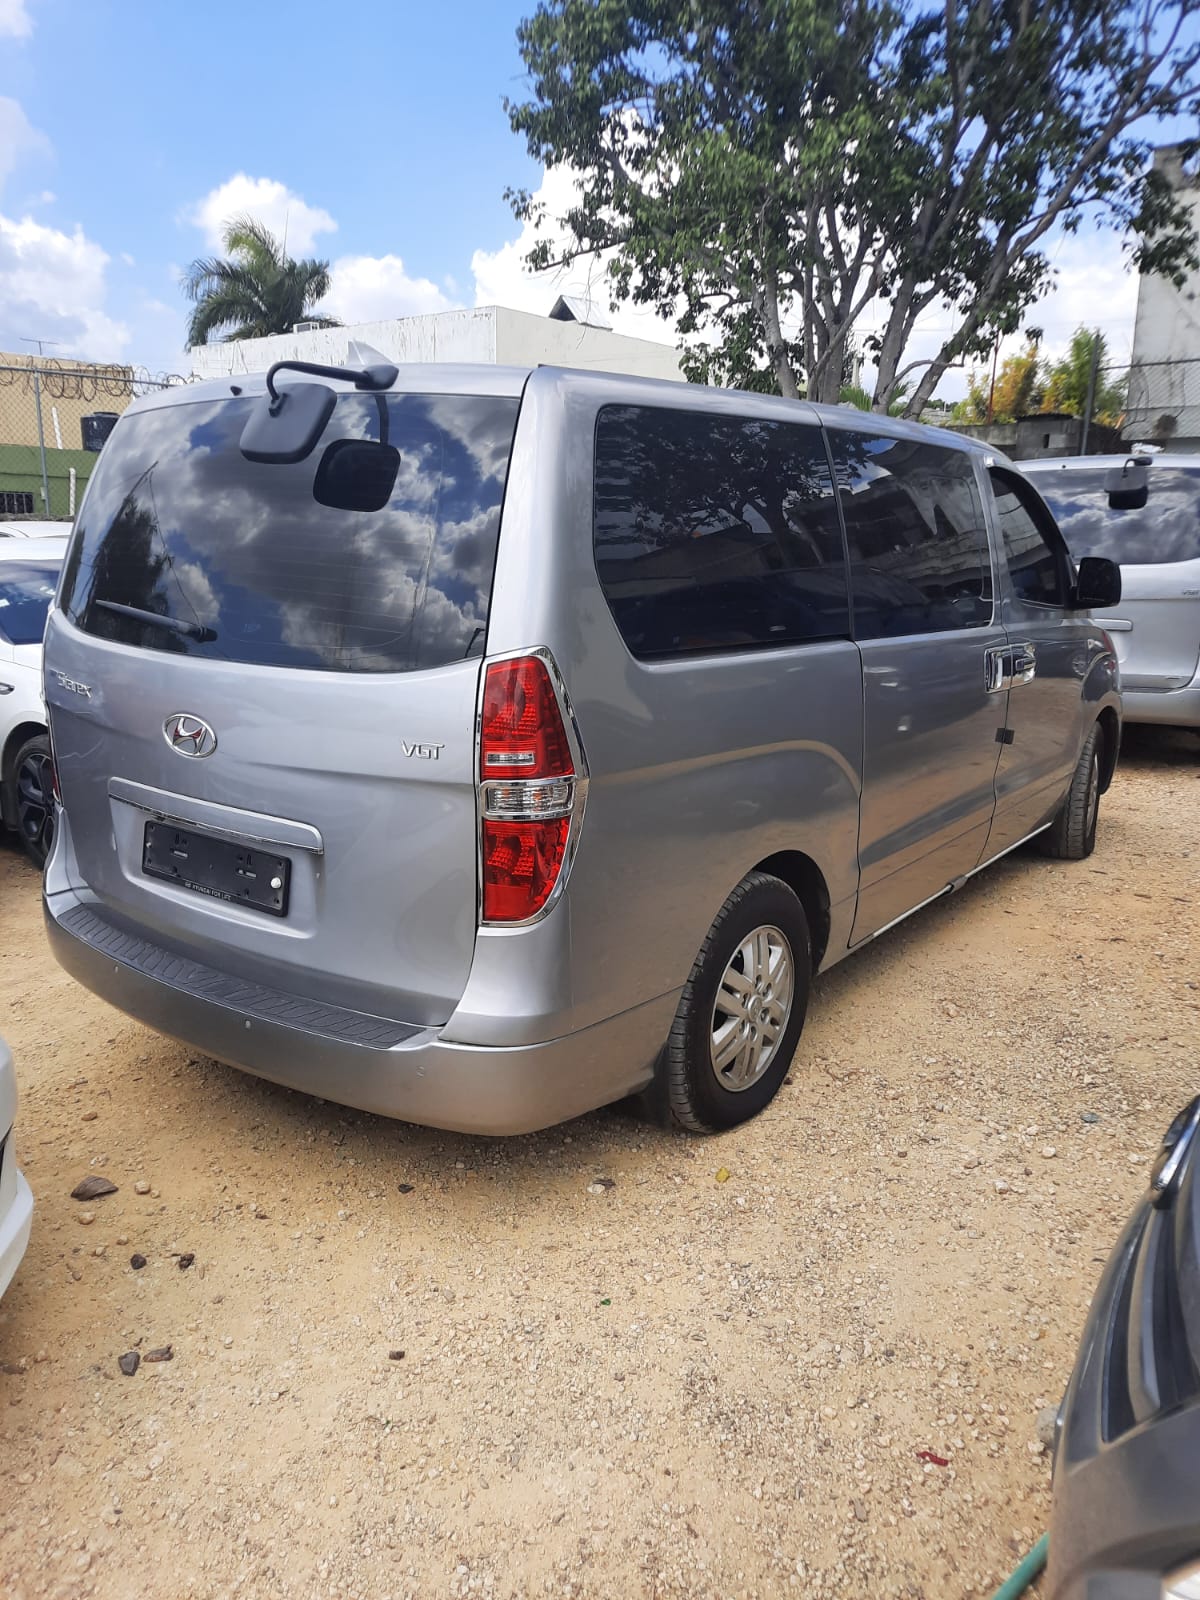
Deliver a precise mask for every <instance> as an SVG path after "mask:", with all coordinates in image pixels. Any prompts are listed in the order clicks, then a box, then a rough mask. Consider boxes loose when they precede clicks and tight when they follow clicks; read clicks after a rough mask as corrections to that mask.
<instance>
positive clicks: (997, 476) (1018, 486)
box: [991, 471, 1067, 606]
mask: <svg viewBox="0 0 1200 1600" xmlns="http://www.w3.org/2000/svg"><path fill="white" fill-rule="evenodd" d="M991 480H992V488H993V490H994V491H995V495H996V512H997V515H998V516H999V519H1000V533H1001V536H1002V537H1003V540H1004V556H1005V560H1006V561H1007V562H1008V570H1009V572H1010V574H1011V575H1012V584H1013V588H1014V589H1015V590H1016V592H1017V595H1018V597H1019V598H1020V599H1022V600H1028V601H1031V602H1032V603H1033V604H1034V605H1042V606H1065V605H1066V603H1067V584H1066V574H1065V572H1064V563H1063V557H1062V553H1061V551H1060V550H1059V549H1058V547H1057V545H1056V544H1055V543H1054V542H1053V540H1052V539H1051V538H1050V537H1049V535H1048V534H1046V533H1044V532H1043V531H1042V528H1041V526H1040V522H1041V516H1039V515H1038V513H1039V512H1040V511H1041V508H1040V507H1039V506H1038V503H1037V499H1036V497H1035V496H1034V495H1033V494H1032V493H1031V492H1030V490H1029V489H1028V487H1027V486H1026V485H1025V484H1023V483H1022V482H1021V481H1020V480H1019V479H1018V478H1015V477H1013V476H1012V474H1010V473H1007V472H999V471H993V472H992V473H991ZM1042 515H1044V513H1042Z"/></svg>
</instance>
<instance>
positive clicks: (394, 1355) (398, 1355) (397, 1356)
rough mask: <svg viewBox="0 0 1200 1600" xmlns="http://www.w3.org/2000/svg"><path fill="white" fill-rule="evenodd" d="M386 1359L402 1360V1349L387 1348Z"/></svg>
mask: <svg viewBox="0 0 1200 1600" xmlns="http://www.w3.org/2000/svg"><path fill="white" fill-rule="evenodd" d="M388 1360H389V1361H403V1360H404V1351H403V1350H389V1351H388Z"/></svg>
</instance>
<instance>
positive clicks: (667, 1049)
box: [45, 363, 1120, 1133]
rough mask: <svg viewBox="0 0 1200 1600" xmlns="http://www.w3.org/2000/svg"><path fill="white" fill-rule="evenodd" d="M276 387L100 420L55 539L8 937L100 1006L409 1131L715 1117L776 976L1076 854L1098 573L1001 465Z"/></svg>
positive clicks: (549, 394)
mask: <svg viewBox="0 0 1200 1600" xmlns="http://www.w3.org/2000/svg"><path fill="white" fill-rule="evenodd" d="M288 365H289V364H288V363H282V364H281V366H283V367H287V366H288ZM292 365H294V364H292ZM299 370H300V371H302V372H306V373H307V374H308V375H309V376H310V377H311V376H312V375H313V372H314V369H313V368H311V367H309V368H301V369H299ZM316 372H317V374H318V375H319V374H320V373H321V372H324V373H325V374H326V377H327V379H328V381H326V382H323V383H313V382H304V381H300V382H297V381H296V379H295V377H294V375H292V374H285V375H283V376H282V377H281V375H280V371H279V368H276V369H273V375H271V376H269V378H268V383H267V385H266V386H265V385H264V380H263V379H262V378H257V379H250V378H247V379H243V378H241V377H239V379H238V383H237V385H236V386H233V387H231V386H230V385H229V384H228V383H218V384H211V385H207V386H205V387H189V388H187V389H178V390H172V391H167V392H165V393H162V394H159V395H156V396H154V397H153V398H151V399H147V400H142V401H137V402H135V404H134V405H132V406H131V407H130V408H129V409H128V410H127V411H126V412H125V414H124V415H123V417H122V418H121V420H120V421H119V422H118V423H117V425H116V427H115V429H114V430H113V433H112V435H111V437H110V438H109V440H108V443H107V445H106V446H105V449H104V453H103V455H102V456H101V458H100V460H99V461H98V463H97V465H96V468H95V471H94V473H93V476H92V481H91V485H90V487H89V490H88V496H87V502H86V504H85V506H84V507H83V510H82V512H81V514H80V519H79V522H78V525H77V527H76V531H75V535H74V537H73V540H72V543H71V548H70V552H69V554H68V557H67V565H66V570H65V572H64V576H63V587H62V595H61V609H59V608H57V607H56V608H55V609H54V610H53V611H52V613H51V618H50V623H49V628H48V633H47V647H46V695H47V702H48V705H49V708H50V721H51V727H52V730H53V735H54V748H55V753H56V757H57V763H58V779H59V784H60V787H61V794H62V801H63V807H64V811H63V816H62V820H61V825H60V831H59V834H58V837H57V839H56V842H55V847H54V850H53V852H52V855H51V858H50V862H49V864H48V875H47V878H46V884H45V894H46V911H47V926H48V929H49V933H50V938H51V940H52V943H53V946H54V949H55V950H56V952H57V954H58V957H59V959H60V960H61V961H62V963H63V965H64V966H65V967H66V968H67V969H68V970H69V971H70V972H72V973H74V974H75V976H76V977H78V978H79V979H80V980H81V981H82V982H83V983H85V984H87V985H88V986H89V987H91V988H93V989H94V990H95V991H96V992H97V993H99V994H101V995H104V996H106V997H107V998H108V999H110V1000H112V1001H113V1002H114V1003H115V1004H117V1005H119V1006H121V1007H123V1008H124V1009H125V1010H127V1011H128V1012H129V1013H130V1014H131V1015H133V1016H136V1017H140V1018H141V1019H142V1020H144V1021H146V1022H148V1023H150V1025H151V1026H153V1027H157V1028H159V1029H161V1030H162V1031H163V1032H165V1033H170V1034H173V1035H175V1036H176V1037H178V1038H181V1039H184V1040H187V1041H188V1042H189V1043H190V1044H192V1045H193V1046H194V1047H195V1048H197V1049H200V1050H203V1051H205V1052H206V1053H208V1054H210V1055H213V1056H215V1057H217V1058H219V1059H221V1060H223V1061H227V1062H232V1063H234V1064H235V1065H238V1066H241V1067H244V1068H246V1069H247V1070H249V1071H251V1072H257V1073H260V1074H262V1075H263V1076H266V1077H269V1078H274V1079H276V1080H278V1081H280V1082H283V1083H288V1084H292V1085H294V1086H297V1087H300V1088H303V1089H306V1090H308V1091H310V1092H311V1093H314V1094H319V1095H323V1096H327V1097H328V1098H330V1099H334V1100H340V1101H344V1102H346V1103H348V1104H351V1105H356V1106H360V1107H364V1108H366V1109H368V1110H373V1111H380V1112H385V1113H387V1114H389V1115H393V1116H398V1117H403V1118H407V1119H409V1120H411V1121H416V1122H422V1123H431V1124H434V1125H438V1126H444V1127H450V1128H458V1129H467V1130H476V1131H483V1132H491V1133H504V1132H516V1131H522V1130H527V1129H533V1128H538V1127H545V1126H548V1125H549V1124H551V1123H554V1122H557V1121H560V1120H562V1119H564V1118H567V1117H570V1116H573V1115H575V1114H577V1113H580V1112H583V1111H586V1110H588V1109H590V1108H592V1107H595V1106H599V1105H602V1104H604V1103H605V1102H608V1101H613V1100H616V1099H618V1098H622V1097H624V1096H626V1095H628V1094H630V1093H631V1092H633V1091H646V1092H647V1095H648V1097H649V1098H650V1099H652V1100H653V1101H654V1103H655V1104H657V1105H658V1106H660V1107H662V1108H665V1109H666V1110H669V1112H670V1114H671V1115H672V1116H673V1117H674V1118H675V1120H676V1121H677V1122H679V1123H681V1124H682V1125H684V1126H685V1127H688V1128H692V1129H696V1130H706V1129H721V1128H727V1127H730V1126H732V1125H733V1124H735V1123H738V1122H740V1121H742V1120H744V1119H745V1118H746V1117H748V1116H751V1115H753V1114H754V1113H755V1112H757V1111H759V1110H761V1109H762V1108H763V1107H764V1106H765V1105H766V1104H767V1102H768V1101H769V1100H770V1099H771V1098H772V1096H773V1095H774V1094H775V1092H776V1090H777V1089H778V1088H779V1085H780V1083H781V1082H782V1079H783V1077H784V1074H785V1073H786V1071H787V1069H788V1064H789V1061H790V1059H791V1056H792V1053H793V1051H794V1050H795V1047H796V1041H797V1038H798V1036H799V1033H800V1029H801V1026H802V1024H803V1021H804V1013H805V1007H806V1004H807V1001H808V992H809V984H810V980H811V977H812V974H813V972H814V971H815V970H817V969H819V968H825V967H830V966H832V965H833V964H834V963H835V962H837V961H839V960H841V959H842V957H843V956H845V955H847V954H848V953H849V952H850V951H851V950H853V949H857V948H859V947H861V946H862V945H863V944H865V943H866V942H867V941H868V940H870V939H873V938H874V937H875V936H876V935H877V934H879V933H882V932H883V931H884V930H885V929H886V928H888V927H890V926H891V925H892V924H893V923H895V922H897V921H899V920H900V919H901V918H903V917H905V916H907V915H908V914H909V913H910V912H911V911H913V910H915V909H916V908H917V907H919V906H921V905H924V904H925V903H926V902H928V901H930V900H933V899H935V898H936V897H937V896H939V895H941V894H945V893H947V892H948V891H950V890H952V889H954V888H956V887H957V886H958V885H960V884H961V883H962V882H964V881H965V880H966V879H967V878H968V877H970V876H971V874H972V873H974V872H976V871H977V870H978V869H979V868H980V867H981V866H982V865H984V864H985V863H986V862H988V861H992V860H994V859H995V858H996V857H997V856H1000V855H1003V854H1004V853H1005V852H1006V851H1009V850H1012V849H1015V848H1016V847H1017V846H1018V845H1019V844H1021V843H1022V842H1024V841H1025V840H1026V839H1029V838H1032V837H1033V836H1035V835H1036V836H1039V837H1040V839H1041V842H1042V845H1043V847H1044V848H1045V850H1046V851H1047V852H1048V853H1049V854H1052V855H1056V856H1059V857H1070V858H1076V857H1081V856H1084V855H1087V854H1088V853H1089V852H1090V851H1091V849H1092V846H1093V843H1094V840H1095V834H1096V818H1097V810H1098V806H1099V800H1100V796H1101V794H1102V793H1103V791H1104V790H1105V789H1106V788H1107V786H1108V783H1109V780H1110V779H1111V777H1112V773H1113V767H1114V763H1115V761H1116V757H1117V747H1118V741H1119V732H1120V697H1119V693H1118V690H1117V684H1116V661H1115V658H1114V656H1113V654H1112V651H1111V647H1110V645H1109V644H1108V642H1107V640H1106V639H1105V637H1104V635H1103V633H1102V632H1101V631H1100V629H1098V628H1097V627H1095V626H1094V625H1093V623H1092V622H1091V620H1090V618H1089V616H1088V614H1087V612H1088V607H1089V606H1090V605H1093V604H1103V605H1106V606H1107V605H1109V604H1110V603H1111V602H1113V601H1114V600H1115V598H1116V596H1117V594H1118V593H1119V585H1120V574H1119V572H1118V571H1117V569H1116V568H1115V567H1114V566H1113V565H1112V564H1111V563H1108V562H1104V561H1092V562H1084V563H1083V564H1082V566H1081V569H1080V571H1079V573H1078V574H1076V572H1075V571H1074V569H1073V568H1072V566H1071V564H1070V561H1069V559H1068V556H1067V552H1066V548H1065V546H1064V545H1063V542H1062V539H1061V536H1060V534H1059V532H1058V529H1057V528H1056V527H1055V524H1054V521H1053V519H1052V518H1051V517H1050V515H1049V513H1048V512H1047V511H1046V509H1045V507H1044V505H1043V503H1042V501H1041V500H1040V499H1039V497H1038V495H1037V494H1036V492H1035V491H1034V490H1033V489H1032V488H1031V487H1030V485H1029V484H1028V483H1027V482H1026V480H1025V479H1024V478H1023V477H1022V476H1021V475H1020V473H1019V472H1016V471H1015V470H1014V469H1013V468H1012V467H1011V466H1010V465H1009V464H1008V463H1006V462H1003V461H999V460H997V461H995V463H994V465H992V466H991V467H989V466H988V464H987V458H986V457H985V455H984V453H983V451H982V450H981V449H980V448H978V447H977V446H975V445H974V444H973V443H972V442H970V441H968V440H965V439H960V438H955V437H954V436H953V435H950V434H947V433H945V432H941V431H937V430H933V429H927V428H921V427H914V426H913V425H911V424H904V423H900V422H894V421H889V420H887V419H885V418H881V417H864V416H859V415H858V414H856V413H852V412H849V411H847V410H841V409H831V410H825V411H822V410H819V409H817V408H814V407H811V406H808V405H805V404H798V403H795V402H788V401H783V400H780V399H772V398H768V397H764V396H761V395H750V394H737V393H731V392H728V391H716V390H704V389H698V388H685V387H683V386H680V385H677V384H672V383H665V382H653V381H646V380H638V379H633V378H624V377H616V376H613V375H602V374H595V373H592V374H588V373H577V372H565V371H557V370H553V369H550V368H539V369H538V370H537V371H535V372H532V373H529V372H525V371H510V370H505V369H499V368H494V367H462V368H456V367H448V366H428V367H419V366H414V367H410V368H408V369H405V370H404V371H399V370H397V369H396V368H394V367H390V368H382V369H381V368H378V367H376V368H374V369H361V370H357V371H351V370H346V369H332V375H331V369H316ZM267 388H270V389H271V391H272V392H273V394H274V398H272V396H271V395H269V394H268V393H267ZM831 462H832V467H831ZM835 474H836V476H835ZM847 540H848V550H849V554H848V557H847V543H846V541H847Z"/></svg>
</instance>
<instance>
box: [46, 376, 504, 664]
mask: <svg viewBox="0 0 1200 1600" xmlns="http://www.w3.org/2000/svg"><path fill="white" fill-rule="evenodd" d="M261 404H262V401H261V399H256V398H244V399H236V400H219V401H210V400H206V401H193V402H191V403H183V404H179V405H167V406H162V407H160V408H159V409H157V410H152V411H144V412H141V413H140V414H137V415H134V416H132V417H126V418H124V419H123V420H122V421H121V422H119V423H118V424H117V426H116V428H115V429H114V431H113V433H112V435H111V437H110V438H109V440H108V443H107V444H106V445H105V447H104V451H103V453H102V455H101V457H100V460H99V462H98V463H97V465H96V469H95V472H94V474H93V477H92V483H91V485H90V487H89V490H88V495H87V499H86V501H85V503H84V507H83V511H82V515H81V518H80V522H79V527H78V529H77V531H76V536H75V539H74V540H73V542H72V545H71V550H70V554H69V556H68V558H67V579H66V582H65V583H64V591H65V595H64V609H65V610H66V612H67V614H68V616H70V618H71V619H72V621H74V622H75V623H77V624H78V625H79V626H80V627H82V628H85V629H86V630H87V631H88V632H89V633H94V634H98V635H100V636H101V637H103V638H107V639H115V640H117V641H119V642H120V643H122V644H129V645H136V646H138V647H140V648H142V649H146V650H169V651H173V652H176V653H183V654H187V655H195V656H206V657H213V658H217V659H220V660H225V661H248V662H255V663H260V664H262V665H265V666H279V667H309V668H317V669H322V670H326V671H341V672H398V671H404V670H406V669H411V668H417V667H435V666H440V665H442V664H444V663H446V662H448V661H456V660H461V659H462V657H464V656H466V655H471V654H477V653H478V652H480V651H481V650H482V648H483V638H484V629H485V627H486V625H487V610H488V602H489V599H490V595H491V586H492V571H493V567H494V564H495V552H496V538H497V533H498V529H499V522H500V502H501V498H502V496H503V493H504V482H505V476H506V474H507V471H508V456H509V448H510V446H511V443H512V434H513V428H514V425H515V422H516V415H517V406H518V401H517V400H515V399H511V398H507V397H506V398H493V397H486V396H465V395H389V396H382V395H365V394H343V395H340V396H339V398H338V402H337V405H336V407H335V409H334V412H333V415H332V418H331V419H330V422H329V424H328V426H327V428H326V430H325V434H324V435H323V437H322V439H321V441H320V442H319V443H318V445H317V447H316V449H315V450H314V451H313V452H312V454H311V455H310V456H309V457H308V458H307V459H306V460H304V461H300V462H298V463H296V464H295V465H290V466H276V465H269V466H268V465H256V464H254V463H252V462H250V461H247V460H246V458H245V457H244V456H243V455H242V453H241V451H240V449H239V441H240V439H241V433H242V429H243V428H244V427H245V425H246V420H247V418H248V416H249V415H250V412H251V410H252V409H253V408H254V407H255V406H256V405H261ZM346 441H371V442H372V449H368V450H365V451H364V450H361V449H360V450H359V451H358V453H357V455H356V453H355V452H354V451H353V450H348V449H347V448H346ZM381 445H388V446H391V447H393V448H392V449H391V450H384V451H380V446H381ZM372 450H373V451H374V452H375V465H374V466H372V465H371V459H372ZM397 453H398V455H397ZM385 458H386V459H387V460H388V461H389V462H390V464H391V465H390V467H389V474H388V475H383V474H381V473H380V472H379V470H378V464H379V461H380V460H382V459H385ZM392 473H394V477H391V476H390V475H391V474H392ZM389 480H390V481H389ZM356 486H357V488H356ZM359 490H361V491H362V492H358V491H359ZM351 491H354V492H351ZM318 495H319V503H318V498H317V497H318ZM364 507H365V508H367V509H363V508H364ZM376 507H378V509H374V508H376ZM139 610H140V611H147V612H153V613H155V614H156V615H158V616H161V617H164V618H168V619H170V620H171V622H172V623H174V624H175V625H176V626H174V627H171V626H163V625H162V624H156V623H153V622H149V621H147V620H144V619H142V618H139V617H138V616H137V615H136V612H137V611H139Z"/></svg>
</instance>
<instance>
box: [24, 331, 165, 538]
mask: <svg viewBox="0 0 1200 1600" xmlns="http://www.w3.org/2000/svg"><path fill="white" fill-rule="evenodd" d="M182 382H184V380H183V379H182V378H178V377H174V376H170V375H167V374H160V375H158V376H151V374H150V373H148V372H146V371H145V369H144V368H138V367H126V366H102V365H98V364H96V363H94V362H85V361H63V360H56V359H52V358H50V357H48V356H40V357H39V356H34V357H24V356H19V355H5V354H0V534H2V533H3V532H4V523H5V522H13V521H49V522H67V521H69V520H70V519H71V518H72V517H74V515H75V508H76V506H77V505H78V503H79V500H80V497H81V496H82V494H83V490H84V487H85V485H86V483H87V480H88V477H89V476H90V474H91V470H92V467H93V466H94V465H95V463H96V458H97V456H98V455H99V452H100V448H101V446H102V445H103V443H104V441H105V439H107V437H108V435H109V433H110V432H111V431H112V428H113V425H114V423H115V422H116V420H117V418H118V417H119V416H120V415H121V413H122V411H124V409H125V407H126V406H127V405H128V404H129V402H130V401H131V400H135V399H136V398H137V397H138V396H139V395H142V394H147V393H149V392H150V391H151V390H152V389H165V388H169V387H170V386H171V385H173V384H176V383H182Z"/></svg>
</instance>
